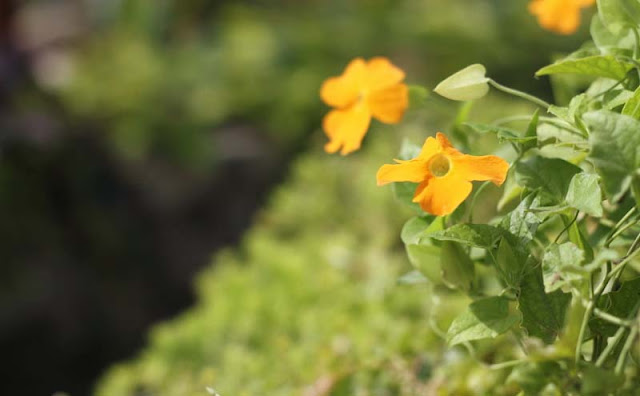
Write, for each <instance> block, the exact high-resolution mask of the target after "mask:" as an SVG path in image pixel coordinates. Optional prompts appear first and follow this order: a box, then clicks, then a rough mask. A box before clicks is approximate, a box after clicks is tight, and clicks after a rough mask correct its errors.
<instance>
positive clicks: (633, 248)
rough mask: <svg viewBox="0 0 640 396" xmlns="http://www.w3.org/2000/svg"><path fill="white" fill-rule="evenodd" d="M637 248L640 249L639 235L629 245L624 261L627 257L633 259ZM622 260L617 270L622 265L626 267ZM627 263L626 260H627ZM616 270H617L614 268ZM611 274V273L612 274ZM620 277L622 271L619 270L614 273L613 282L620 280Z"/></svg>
mask: <svg viewBox="0 0 640 396" xmlns="http://www.w3.org/2000/svg"><path fill="white" fill-rule="evenodd" d="M638 247H640V234H638V236H636V239H635V240H634V241H633V243H632V244H631V246H630V247H629V250H628V251H627V254H626V256H625V260H626V259H627V258H629V257H633V256H635V254H634V253H635V252H636V251H638ZM625 260H623V261H622V262H620V263H619V264H618V268H620V267H622V268H623V269H624V267H623V263H624V265H626V261H625ZM627 261H628V260H627ZM616 269H617V268H616ZM612 273H613V272H612ZM621 275H622V269H621V270H619V271H618V272H616V274H615V276H613V281H614V282H617V281H618V279H620V276H621Z"/></svg>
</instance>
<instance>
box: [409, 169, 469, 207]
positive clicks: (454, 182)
mask: <svg viewBox="0 0 640 396" xmlns="http://www.w3.org/2000/svg"><path fill="white" fill-rule="evenodd" d="M471 188H472V186H471V183H470V182H469V181H467V180H465V179H464V178H462V177H461V176H460V175H459V174H458V173H457V172H453V171H452V172H449V173H448V174H447V175H446V176H444V177H431V178H429V179H428V180H425V181H424V182H422V183H421V184H420V185H419V186H418V188H417V189H416V193H415V195H414V196H413V202H418V203H420V207H421V208H422V210H424V211H425V212H428V213H431V214H433V215H436V216H444V215H448V214H451V213H452V212H453V211H454V210H456V208H457V207H458V206H459V205H460V204H461V203H462V202H463V201H464V200H465V199H466V198H467V197H468V196H469V194H470V193H471Z"/></svg>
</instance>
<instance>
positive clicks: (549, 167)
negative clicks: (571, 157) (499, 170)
mask: <svg viewBox="0 0 640 396" xmlns="http://www.w3.org/2000/svg"><path fill="white" fill-rule="evenodd" d="M515 170H516V181H517V182H518V184H520V185H522V186H524V187H527V188H529V189H530V190H534V191H535V190H540V191H542V192H544V193H545V194H547V195H549V196H551V197H553V198H554V199H555V200H556V201H558V202H560V201H563V200H564V197H565V196H566V194H567V191H568V189H569V184H570V183H571V178H572V177H573V176H574V175H575V174H576V173H578V172H580V168H579V167H577V166H575V165H573V164H571V163H569V162H567V161H563V160H561V159H557V158H544V157H533V158H531V159H530V160H528V161H521V162H519V163H518V164H517V165H516V167H515Z"/></svg>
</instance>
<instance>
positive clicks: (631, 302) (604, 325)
mask: <svg viewBox="0 0 640 396" xmlns="http://www.w3.org/2000/svg"><path fill="white" fill-rule="evenodd" d="M639 301H640V278H635V279H632V280H630V281H626V282H622V285H621V286H620V289H618V291H614V292H611V293H607V294H604V295H602V296H601V297H600V299H598V302H597V304H596V306H597V307H598V308H600V309H602V310H604V311H605V312H607V313H609V314H611V315H613V316H616V317H618V318H622V319H626V318H627V317H628V316H629V315H630V314H631V313H632V312H631V311H632V310H633V309H634V308H635V306H636V304H638V302H639ZM589 328H590V329H591V331H593V332H594V333H598V334H602V335H604V336H607V337H611V336H612V335H614V334H615V332H616V330H617V329H618V326H616V325H613V324H611V323H609V322H606V321H604V320H602V319H600V318H596V317H594V318H592V319H591V320H590V321H589Z"/></svg>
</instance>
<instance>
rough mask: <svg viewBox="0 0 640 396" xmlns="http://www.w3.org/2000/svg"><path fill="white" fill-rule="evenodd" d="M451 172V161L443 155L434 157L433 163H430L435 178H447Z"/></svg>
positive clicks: (430, 169)
mask: <svg viewBox="0 0 640 396" xmlns="http://www.w3.org/2000/svg"><path fill="white" fill-rule="evenodd" d="M449 170H451V161H449V158H447V157H446V156H444V155H442V154H436V155H434V156H433V158H431V161H429V171H430V172H431V174H432V175H434V176H435V177H443V176H446V174H447V173H449Z"/></svg>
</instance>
